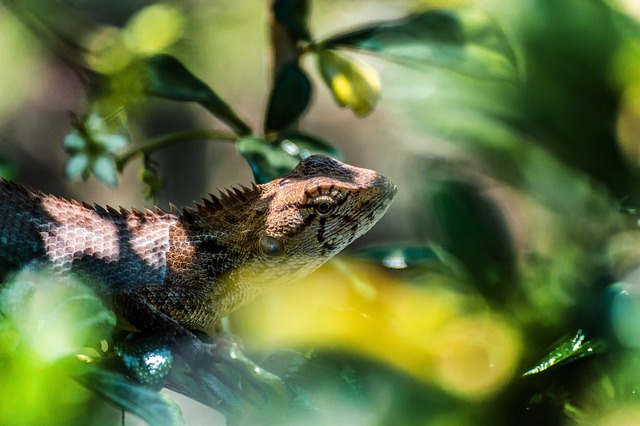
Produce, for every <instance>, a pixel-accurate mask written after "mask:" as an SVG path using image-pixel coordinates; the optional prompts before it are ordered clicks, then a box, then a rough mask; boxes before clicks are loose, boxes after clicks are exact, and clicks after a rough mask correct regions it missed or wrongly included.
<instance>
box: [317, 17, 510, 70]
mask: <svg viewBox="0 0 640 426" xmlns="http://www.w3.org/2000/svg"><path fill="white" fill-rule="evenodd" d="M319 45H320V47H321V48H335V47H341V46H342V47H350V48H358V49H365V50H369V51H372V52H378V53H380V54H384V55H386V56H388V57H390V58H395V59H400V60H404V61H409V62H411V63H415V64H423V65H432V66H439V67H444V68H447V69H450V70H452V71H455V72H459V73H463V74H467V75H471V76H474V77H478V78H498V79H509V80H512V79H514V77H515V73H516V71H515V70H516V69H515V56H514V54H513V51H512V50H511V47H510V45H509V43H508V41H507V40H506V37H505V36H504V34H503V33H502V31H501V30H500V29H499V28H498V27H497V26H496V25H495V23H494V22H493V21H491V20H490V19H488V17H487V16H486V15H484V14H480V13H479V12H477V11H473V12H470V11H444V10H436V11H427V12H420V13H416V14H413V15H409V16H407V17H405V18H403V19H399V20H393V21H381V22H377V23H374V24H369V25H365V26H363V27H361V28H359V29H356V30H353V31H348V32H345V33H342V34H338V35H336V36H333V37H330V38H328V39H327V40H324V41H322V42H321V43H319Z"/></svg>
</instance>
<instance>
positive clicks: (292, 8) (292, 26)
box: [273, 0, 311, 41]
mask: <svg viewBox="0 0 640 426" xmlns="http://www.w3.org/2000/svg"><path fill="white" fill-rule="evenodd" d="M273 13H274V15H275V17H276V19H277V20H278V22H280V23H281V24H282V25H284V26H285V27H286V28H287V29H288V30H289V31H291V32H292V33H293V34H294V35H295V36H296V37H298V38H301V39H303V40H306V41H310V40H311V33H310V32H309V27H308V26H307V18H308V15H309V0H276V1H275V3H274V5H273Z"/></svg>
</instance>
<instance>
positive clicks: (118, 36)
mask: <svg viewBox="0 0 640 426" xmlns="http://www.w3.org/2000/svg"><path fill="white" fill-rule="evenodd" d="M87 49H88V54H87V56H86V61H87V64H88V65H89V67H91V68H92V69H93V70H94V71H97V72H99V73H103V74H114V73H116V72H118V71H121V70H122V69H123V68H125V67H126V66H127V65H129V63H130V62H131V59H132V54H131V52H130V51H129V50H127V49H126V48H125V43H124V40H123V37H122V32H121V30H120V29H119V28H116V27H107V26H105V27H102V28H100V29H99V30H97V31H96V32H94V33H93V34H91V37H90V38H89V40H88V42H87Z"/></svg>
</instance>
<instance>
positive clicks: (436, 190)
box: [429, 180, 515, 298]
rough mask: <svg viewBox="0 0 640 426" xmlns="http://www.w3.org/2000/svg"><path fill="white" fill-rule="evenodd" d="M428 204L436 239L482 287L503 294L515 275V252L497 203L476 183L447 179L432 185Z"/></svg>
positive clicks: (489, 291)
mask: <svg viewBox="0 0 640 426" xmlns="http://www.w3.org/2000/svg"><path fill="white" fill-rule="evenodd" d="M429 207H430V212H431V217H432V218H433V221H434V225H435V227H436V229H435V230H434V232H433V234H434V240H435V241H436V242H437V243H439V244H440V245H441V246H442V247H444V248H445V249H446V250H447V251H448V252H449V253H451V254H452V255H453V256H454V257H455V258H457V259H458V260H459V261H460V262H461V263H462V264H463V265H464V266H465V268H466V270H467V271H468V273H469V276H470V277H472V279H473V280H474V281H475V282H476V283H477V284H478V286H479V288H480V289H481V290H483V291H485V292H487V293H490V295H491V296H494V297H496V298H501V297H502V296H504V294H502V293H503V292H505V291H506V288H507V287H508V286H509V285H510V284H512V282H511V281H512V280H513V278H514V275H515V255H514V252H513V244H512V240H511V235H510V233H509V230H508V228H507V226H506V223H505V219H504V216H503V214H502V212H501V211H500V209H499V208H498V207H497V206H496V205H495V203H494V202H493V201H492V200H491V199H490V198H488V197H486V196H484V195H483V194H482V192H481V189H480V188H479V187H476V186H475V185H473V184H470V183H467V182H462V181H453V180H448V181H443V182H440V183H438V184H434V185H433V188H432V190H431V193H430V206H429Z"/></svg>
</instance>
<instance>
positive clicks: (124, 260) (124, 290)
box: [0, 155, 396, 361]
mask: <svg viewBox="0 0 640 426" xmlns="http://www.w3.org/2000/svg"><path fill="white" fill-rule="evenodd" d="M395 194H396V186H395V185H394V184H393V183H392V182H391V181H390V180H389V179H387V178H386V177H384V176H382V175H380V174H378V173H376V172H374V171H372V170H367V169H363V168H357V167H354V166H350V165H347V164H344V163H342V162H340V161H338V160H336V159H333V158H331V157H327V156H321V155H312V156H309V157H307V158H305V159H303V160H302V161H300V163H299V164H298V165H297V166H296V167H295V168H294V169H293V170H292V171H291V172H290V173H289V174H287V175H285V176H283V177H281V178H278V179H275V180H272V181H270V182H267V183H264V184H252V185H251V186H250V187H245V186H240V188H232V189H231V190H228V191H226V192H222V191H221V192H220V195H218V196H216V195H211V194H210V196H209V197H208V198H203V201H202V202H200V203H195V205H194V206H192V207H187V208H183V209H181V210H179V209H176V208H175V207H173V206H172V207H171V209H170V210H169V211H165V210H162V209H159V208H156V209H155V210H154V211H151V210H149V209H145V210H144V211H139V210H136V209H131V210H125V209H122V208H120V209H119V210H116V209H113V208H111V207H107V208H103V207H100V206H98V205H89V204H87V203H79V202H76V201H73V200H72V201H67V200H66V199H64V198H60V197H56V196H52V195H46V194H44V193H42V192H40V191H37V190H34V189H31V188H28V187H26V186H23V185H20V184H17V183H14V182H11V181H7V180H0V271H3V272H4V273H5V274H6V273H7V272H10V271H13V270H17V269H19V268H22V267H25V266H29V265H46V266H48V267H49V268H50V269H52V270H54V271H55V272H56V273H62V274H64V273H71V274H76V275H78V276H80V277H81V278H82V280H83V281H84V282H87V283H88V284H89V286H90V287H91V288H92V289H93V290H94V291H95V292H96V293H97V294H98V295H99V296H100V297H101V298H102V299H103V300H104V302H105V304H106V305H107V306H109V307H110V308H111V309H113V311H114V312H115V313H116V315H117V316H118V319H119V321H120V322H121V323H122V324H125V325H126V326H127V327H130V328H132V329H134V330H138V331H142V332H149V333H152V334H154V335H157V336H159V337H160V338H161V339H163V341H164V342H165V343H167V344H169V345H174V346H176V344H177V339H185V338H186V340H187V344H186V345H183V344H181V345H178V346H179V349H180V348H181V349H182V351H183V352H184V353H183V355H184V356H185V358H186V359H188V360H192V361H193V360H196V359H197V357H198V353H199V352H201V351H202V348H201V346H202V342H201V341H200V339H198V338H197V337H196V336H195V334H193V333H192V332H191V331H190V330H204V331H206V330H210V329H211V327H212V325H213V324H215V323H216V322H217V321H218V320H220V319H221V318H223V317H225V316H227V315H228V314H230V313H231V312H233V311H234V310H235V309H237V308H238V307H240V306H241V305H243V304H245V303H247V302H249V301H250V300H252V299H253V298H255V297H256V296H258V295H259V294H261V293H262V292H263V291H264V290H266V289H268V288H269V287H273V286H278V285H284V284H287V283H289V282H292V281H295V280H297V279H299V278H302V277H303V276H306V275H307V274H309V273H311V272H312V271H314V270H315V269H316V268H318V267H320V266H321V265H322V264H323V263H325V262H326V261H327V260H329V259H330V258H332V257H333V256H335V255H336V254H337V253H338V252H340V251H341V250H342V249H344V248H345V247H346V246H347V245H348V244H350V243H351V242H352V241H353V240H355V239H356V238H358V237H359V236H361V235H362V234H364V233H365V232H367V231H368V230H369V229H370V228H371V227H372V226H373V225H374V224H375V223H376V222H377V221H378V220H379V219H380V218H381V217H382V216H383V214H384V213H385V211H386V210H387V208H388V207H389V205H390V203H391V200H392V199H393V197H394V195H395ZM198 348H200V349H198ZM205 352H206V351H205Z"/></svg>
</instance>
